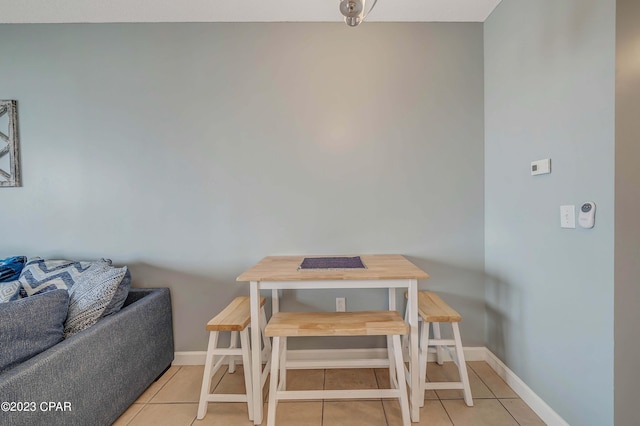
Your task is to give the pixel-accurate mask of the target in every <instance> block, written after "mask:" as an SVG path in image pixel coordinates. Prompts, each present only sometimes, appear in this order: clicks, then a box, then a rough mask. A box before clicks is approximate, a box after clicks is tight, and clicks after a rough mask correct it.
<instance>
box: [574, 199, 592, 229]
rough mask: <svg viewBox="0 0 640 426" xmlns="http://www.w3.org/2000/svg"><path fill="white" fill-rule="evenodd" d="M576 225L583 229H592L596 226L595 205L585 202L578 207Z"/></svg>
mask: <svg viewBox="0 0 640 426" xmlns="http://www.w3.org/2000/svg"><path fill="white" fill-rule="evenodd" d="M578 224H579V225H580V226H582V227H583V228H593V226H594V225H595V224H596V203H594V202H593V201H587V202H586V203H583V204H582V206H580V213H579V214H578Z"/></svg>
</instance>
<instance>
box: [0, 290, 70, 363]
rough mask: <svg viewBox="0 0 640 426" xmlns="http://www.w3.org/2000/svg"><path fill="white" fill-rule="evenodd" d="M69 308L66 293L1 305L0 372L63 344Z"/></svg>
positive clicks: (49, 294)
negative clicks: (65, 320) (60, 343)
mask: <svg viewBox="0 0 640 426" xmlns="http://www.w3.org/2000/svg"><path fill="white" fill-rule="evenodd" d="M68 304H69V293H67V291H66V290H54V291H49V292H46V293H43V294H39V295H36V296H33V297H28V298H26V299H20V300H16V301H14V302H9V303H0V348H2V350H0V372H2V371H5V370H8V369H9V368H11V367H14V366H16V365H18V364H20V363H21V362H23V361H26V360H27V359H29V358H31V357H33V356H34V355H37V354H39V353H40V352H42V351H45V350H47V349H49V348H50V347H52V346H54V345H55V344H57V343H59V342H60V341H62V339H63V336H64V319H65V317H66V316H67V306H68Z"/></svg>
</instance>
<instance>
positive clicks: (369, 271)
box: [236, 254, 429, 424]
mask: <svg viewBox="0 0 640 426" xmlns="http://www.w3.org/2000/svg"><path fill="white" fill-rule="evenodd" d="M311 257H326V256H267V257H265V258H263V259H262V260H260V261H259V262H258V263H257V264H255V265H254V266H252V267H251V268H249V269H248V270H246V271H245V272H243V273H242V274H241V275H240V276H239V277H238V278H237V279H236V281H239V282H249V283H250V287H249V294H250V299H251V352H252V356H251V364H252V365H251V374H252V387H253V395H254V398H253V402H254V405H253V420H254V423H255V424H260V423H262V417H263V412H262V411H263V405H262V400H263V399H262V398H260V397H258V395H262V380H261V376H262V359H261V352H262V349H261V336H260V303H259V301H260V291H261V290H271V299H272V312H273V313H275V312H278V311H279V310H280V302H279V299H280V298H279V290H287V289H296V290H300V289H345V288H351V289H372V288H379V289H388V294H389V310H397V306H396V305H397V304H396V302H397V301H396V290H397V289H399V288H400V289H406V291H407V303H408V315H407V321H408V324H409V374H408V375H407V381H408V384H409V389H410V397H409V400H410V401H409V402H410V410H411V420H412V421H413V422H418V421H419V420H420V402H421V401H420V398H422V394H421V392H420V386H419V382H420V379H419V374H418V371H419V367H418V365H419V364H418V280H419V279H427V278H429V275H428V274H427V273H426V272H424V271H423V270H421V269H420V268H418V267H417V266H416V265H414V264H413V263H411V262H410V261H409V260H408V259H407V258H405V257H404V256H401V255H397V254H390V255H386V254H380V255H360V256H359V257H360V259H361V260H362V263H363V264H364V268H356V269H353V268H350V269H343V268H335V269H300V268H299V267H300V265H301V263H302V262H303V260H304V259H305V258H311ZM344 257H349V256H344Z"/></svg>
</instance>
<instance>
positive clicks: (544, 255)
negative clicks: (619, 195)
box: [484, 0, 637, 426]
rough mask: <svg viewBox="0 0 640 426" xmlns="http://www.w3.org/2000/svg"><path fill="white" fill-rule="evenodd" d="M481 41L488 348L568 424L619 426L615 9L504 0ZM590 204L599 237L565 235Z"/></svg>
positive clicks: (596, 2)
mask: <svg viewBox="0 0 640 426" xmlns="http://www.w3.org/2000/svg"><path fill="white" fill-rule="evenodd" d="M484 37H485V81H486V84H485V116H486V119H485V128H486V131H485V176H486V178H485V194H486V197H485V240H486V244H485V258H486V263H485V267H486V274H487V276H488V280H487V310H488V311H487V316H488V325H487V332H488V334H487V345H488V347H489V349H490V350H491V351H493V352H494V353H495V354H497V355H498V356H499V357H500V358H501V359H502V360H503V361H505V363H506V364H507V365H508V366H509V368H510V369H511V370H513V371H514V372H515V373H516V374H517V375H518V376H519V377H520V378H521V379H523V380H524V381H525V382H526V383H527V385H528V386H529V387H531V388H532V389H533V391H534V392H535V393H536V394H537V395H539V396H540V397H541V398H542V399H543V400H544V401H545V402H547V403H548V404H549V405H550V406H551V407H552V408H553V409H554V410H555V411H556V412H557V413H558V414H559V415H560V416H561V417H563V418H564V419H565V420H566V421H567V422H568V423H569V424H572V425H593V426H603V425H611V424H613V315H614V311H613V309H614V306H613V298H614V260H613V249H614V226H613V224H614V195H613V192H614V191H613V190H614V103H615V100H614V82H615V57H614V55H615V1H614V0H589V1H585V0H566V1H561V2H559V1H555V0H540V1H535V2H534V1H528V0H506V1H503V2H502V3H501V4H500V5H499V6H498V7H497V9H496V10H495V11H494V12H493V14H492V15H491V16H490V18H489V19H488V20H487V22H486V23H485V28H484ZM636 119H637V117H636ZM548 157H551V159H552V170H553V172H552V174H550V175H543V176H538V177H532V176H530V173H529V165H530V162H531V161H534V160H538V159H542V158H548ZM636 158H637V157H636ZM587 200H590V201H595V203H596V204H597V220H596V226H595V228H594V229H591V230H586V229H581V228H578V229H561V228H560V220H559V219H560V214H559V206H560V205H562V204H574V205H576V206H579V205H580V204H581V203H582V202H583V201H587ZM621 424H622V423H621Z"/></svg>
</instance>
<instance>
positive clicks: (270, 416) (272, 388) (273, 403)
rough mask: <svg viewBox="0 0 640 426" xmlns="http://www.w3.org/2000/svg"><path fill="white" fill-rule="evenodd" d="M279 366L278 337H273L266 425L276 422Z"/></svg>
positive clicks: (269, 425)
mask: <svg viewBox="0 0 640 426" xmlns="http://www.w3.org/2000/svg"><path fill="white" fill-rule="evenodd" d="M285 339H286V338H285ZM279 366H280V337H277V336H276V337H274V338H273V346H272V350H271V382H270V383H269V405H268V406H267V410H268V412H267V426H275V424H276V407H277V405H278V399H277V395H276V393H277V392H278V378H279V376H278V367H279Z"/></svg>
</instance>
